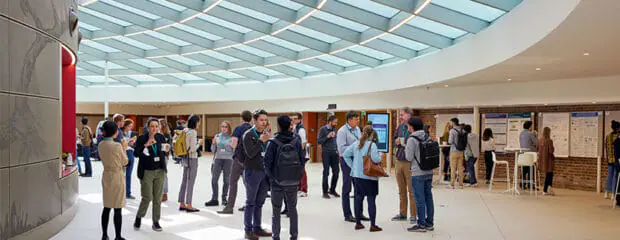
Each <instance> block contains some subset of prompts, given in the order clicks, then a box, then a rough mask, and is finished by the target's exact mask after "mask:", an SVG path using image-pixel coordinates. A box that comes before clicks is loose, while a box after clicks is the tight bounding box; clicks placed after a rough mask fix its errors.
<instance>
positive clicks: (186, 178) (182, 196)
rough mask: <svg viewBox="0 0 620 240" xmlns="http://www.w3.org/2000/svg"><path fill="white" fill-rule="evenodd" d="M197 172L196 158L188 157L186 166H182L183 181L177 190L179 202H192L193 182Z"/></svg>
mask: <svg viewBox="0 0 620 240" xmlns="http://www.w3.org/2000/svg"><path fill="white" fill-rule="evenodd" d="M197 174H198V159H197V158H189V159H188V161H187V167H185V168H183V181H182V182H181V189H180V190H179V202H180V203H181V204H192V199H193V196H194V184H195V183H196V175H197Z"/></svg>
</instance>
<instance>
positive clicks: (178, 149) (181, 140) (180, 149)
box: [174, 131, 188, 157]
mask: <svg viewBox="0 0 620 240" xmlns="http://www.w3.org/2000/svg"><path fill="white" fill-rule="evenodd" d="M176 132H177V138H176V141H175V142H174V156H175V157H184V156H187V154H188V148H187V143H186V142H185V139H186V136H187V131H176Z"/></svg>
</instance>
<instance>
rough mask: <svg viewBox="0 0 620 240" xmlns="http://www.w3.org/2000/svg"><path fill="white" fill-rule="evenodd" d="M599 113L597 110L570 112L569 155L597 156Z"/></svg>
mask: <svg viewBox="0 0 620 240" xmlns="http://www.w3.org/2000/svg"><path fill="white" fill-rule="evenodd" d="M600 115H601V113H598V112H574V113H571V120H570V156H575V157H591V158H595V157H598V155H599V133H600V131H599V116H600ZM554 143H555V141H554Z"/></svg>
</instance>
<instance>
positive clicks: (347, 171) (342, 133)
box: [336, 111, 370, 222]
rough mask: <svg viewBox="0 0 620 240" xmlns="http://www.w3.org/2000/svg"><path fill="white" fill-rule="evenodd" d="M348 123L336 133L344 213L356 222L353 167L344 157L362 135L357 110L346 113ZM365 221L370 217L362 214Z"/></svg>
mask: <svg viewBox="0 0 620 240" xmlns="http://www.w3.org/2000/svg"><path fill="white" fill-rule="evenodd" d="M346 118H347V124H345V125H344V126H342V127H340V129H338V133H337V134H336V144H338V153H339V154H340V167H341V168H342V195H341V199H342V213H343V214H344V220H345V221H347V222H356V219H355V218H354V217H353V213H352V212H351V200H350V199H351V197H350V194H351V187H352V186H353V179H352V178H351V167H349V165H347V163H346V162H345V161H344V159H343V158H342V157H343V156H344V152H345V151H346V150H347V148H348V147H349V146H351V145H352V144H353V143H354V142H355V141H358V140H359V139H360V137H361V136H362V131H360V129H359V127H358V125H359V121H360V118H359V115H358V114H357V112H355V111H349V112H347V115H346ZM361 219H362V220H363V221H369V220H370V219H369V218H367V217H364V216H362V217H361Z"/></svg>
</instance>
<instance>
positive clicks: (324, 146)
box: [317, 115, 340, 199]
mask: <svg viewBox="0 0 620 240" xmlns="http://www.w3.org/2000/svg"><path fill="white" fill-rule="evenodd" d="M336 126H338V118H336V116H335V115H330V116H329V117H328V118H327V125H325V126H323V127H322V128H321V129H320V130H319V136H318V139H317V142H318V144H320V145H321V156H322V157H323V198H325V199H329V198H330V197H329V195H330V194H331V195H332V196H334V197H340V194H338V193H337V192H336V185H337V184H338V174H339V172H340V167H339V166H338V144H337V143H336ZM329 168H331V169H332V180H331V187H330V186H329V184H328V182H327V179H328V178H329ZM328 189H329V192H328Z"/></svg>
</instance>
